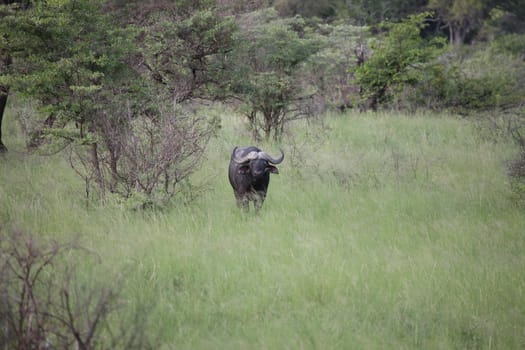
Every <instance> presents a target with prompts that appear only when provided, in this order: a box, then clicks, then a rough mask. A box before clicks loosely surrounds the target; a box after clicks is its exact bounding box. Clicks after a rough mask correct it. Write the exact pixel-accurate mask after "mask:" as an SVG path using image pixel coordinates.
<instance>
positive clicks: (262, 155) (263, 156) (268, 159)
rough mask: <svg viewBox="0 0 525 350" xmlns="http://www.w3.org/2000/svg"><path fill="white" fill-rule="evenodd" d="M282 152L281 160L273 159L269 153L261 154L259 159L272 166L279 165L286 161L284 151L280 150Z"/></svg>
mask: <svg viewBox="0 0 525 350" xmlns="http://www.w3.org/2000/svg"><path fill="white" fill-rule="evenodd" d="M279 150H280V151H281V156H280V157H279V158H272V157H271V156H270V155H269V154H268V153H266V152H262V151H261V152H259V158H260V159H264V160H267V161H268V162H270V163H272V164H279V163H281V162H282V161H283V160H284V152H283V150H282V149H279Z"/></svg>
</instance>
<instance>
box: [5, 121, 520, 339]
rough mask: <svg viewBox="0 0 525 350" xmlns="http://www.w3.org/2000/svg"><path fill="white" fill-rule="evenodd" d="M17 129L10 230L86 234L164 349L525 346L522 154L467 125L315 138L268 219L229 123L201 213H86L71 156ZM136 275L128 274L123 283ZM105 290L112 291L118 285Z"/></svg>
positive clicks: (301, 132) (396, 124) (202, 178)
mask: <svg viewBox="0 0 525 350" xmlns="http://www.w3.org/2000/svg"><path fill="white" fill-rule="evenodd" d="M12 119H13V118H10V117H9V116H8V117H7V120H6V130H5V131H4V133H5V143H6V144H8V145H11V147H10V150H11V152H10V153H9V154H8V155H7V156H6V157H5V158H4V159H1V160H0V222H2V223H3V224H4V230H9V229H11V228H12V227H19V228H23V229H25V230H28V231H31V232H34V233H36V234H38V235H40V236H43V237H51V236H52V237H58V238H60V239H64V240H66V239H70V238H72V237H76V236H80V237H81V242H82V244H83V245H84V246H86V247H88V248H90V249H92V250H94V251H96V252H97V253H98V255H99V256H100V258H101V259H100V261H101V263H100V264H98V265H97V264H95V265H96V266H93V264H87V263H86V264H82V261H80V270H79V273H84V274H85V276H86V277H85V278H89V276H90V274H92V273H96V272H97V271H108V273H107V276H108V277H107V278H106V279H107V282H108V283H111V282H112V280H111V279H112V278H113V277H110V276H114V275H115V274H119V273H122V274H123V276H124V277H123V278H122V281H123V282H122V283H121V284H119V285H118V286H116V288H122V289H123V296H124V297H125V298H126V299H127V300H128V302H129V303H130V304H137V303H145V304H147V305H149V306H150V308H149V309H148V323H147V325H145V326H146V327H148V333H149V334H150V336H151V337H152V338H155V339H156V340H157V341H158V342H159V343H160V345H161V348H162V349H173V348H182V349H202V348H204V349H206V348H208V349H247V348H248V349H249V348H253V349H281V348H290V349H298V348H306V349H314V348H318V349H341V348H342V349H364V348H365V349H367V348H370V349H383V348H408V349H429V348H432V349H434V348H438V349H451V348H482V349H518V348H523V347H525V295H524V293H525V254H523V252H524V251H525V229H524V228H525V215H523V208H520V207H519V206H517V205H515V203H514V202H513V201H512V198H513V197H512V194H511V191H510V189H509V184H508V179H507V178H506V175H505V164H506V161H507V160H509V159H512V157H513V156H514V155H515V154H516V152H517V149H516V148H515V147H513V146H512V145H511V144H508V143H505V142H502V141H501V140H498V141H499V142H493V141H492V140H489V139H486V138H484V137H481V136H480V134H479V131H478V128H476V127H475V126H474V125H472V123H471V122H469V121H465V120H461V119H458V118H455V117H451V116H445V115H443V116H435V115H419V116H415V117H413V116H412V117H408V116H404V115H396V114H365V115H359V114H346V115H341V116H327V117H326V119H325V126H324V127H323V128H320V127H319V126H314V125H306V124H298V125H296V127H295V131H294V135H293V138H292V137H291V138H290V139H288V140H287V141H284V142H283V143H282V145H265V146H264V148H265V149H266V150H268V151H269V152H270V153H271V154H277V153H278V152H277V150H278V147H279V146H282V147H283V149H284V150H285V153H286V158H285V161H284V162H283V164H282V165H281V166H280V167H279V168H280V172H281V173H280V175H277V176H272V180H271V184H270V189H269V194H268V198H267V201H266V202H265V204H264V207H263V210H262V211H261V213H260V214H259V215H255V214H253V213H250V214H248V215H243V214H241V213H240V212H239V211H238V210H237V208H236V207H235V202H234V198H233V193H232V191H231V188H230V186H229V184H228V181H227V175H226V173H227V165H228V160H229V156H230V152H231V149H232V148H233V146H235V145H245V144H248V143H249V138H248V137H247V133H246V132H245V131H244V128H243V126H242V125H241V124H240V123H239V121H238V120H237V119H236V118H235V117H232V116H228V115H226V114H224V115H223V117H222V123H223V127H222V129H221V131H220V133H219V135H218V137H217V138H216V139H214V140H212V143H211V145H210V147H209V149H208V154H207V161H206V162H205V163H204V166H203V167H202V169H200V170H199V172H198V173H196V174H195V176H194V178H193V180H194V181H195V182H198V183H205V186H206V188H207V190H206V191H205V192H203V194H202V195H201V196H199V197H198V198H197V199H196V200H195V201H194V202H192V203H191V204H190V205H186V206H185V205H182V204H181V205H175V206H174V207H173V208H171V209H169V210H165V211H162V212H154V213H140V212H133V211H129V210H126V209H124V208H122V207H120V206H119V205H117V204H116V203H112V202H111V201H110V202H109V203H107V204H106V205H105V206H103V207H96V206H90V207H88V208H86V205H85V201H84V200H83V197H82V196H83V184H82V182H81V181H80V179H78V178H76V177H75V175H74V173H73V172H72V171H71V170H70V169H69V167H68V165H67V162H66V161H65V160H63V159H62V158H61V157H60V156H53V157H38V156H27V155H24V154H23V153H22V150H23V147H22V143H23V142H22V141H21V136H20V135H19V132H18V129H17V127H16V123H15V122H14V121H13V120H12ZM122 271H125V272H122ZM102 279H104V278H102Z"/></svg>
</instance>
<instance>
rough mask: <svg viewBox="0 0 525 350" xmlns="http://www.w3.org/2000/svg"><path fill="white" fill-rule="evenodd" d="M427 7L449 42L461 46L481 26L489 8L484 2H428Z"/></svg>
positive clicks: (460, 0) (477, 0)
mask: <svg viewBox="0 0 525 350" xmlns="http://www.w3.org/2000/svg"><path fill="white" fill-rule="evenodd" d="M428 7H429V8H430V9H433V10H435V11H436V15H437V20H438V21H439V22H440V23H442V24H443V25H442V29H445V30H446V31H447V32H448V36H449V42H450V43H451V44H453V45H458V44H463V43H464V42H465V41H466V40H467V39H468V38H469V37H471V36H472V35H473V34H474V33H475V32H476V31H477V30H478V29H479V28H480V27H481V25H482V20H483V19H484V18H485V17H486V16H487V15H488V12H489V10H490V6H489V5H488V2H487V1H486V0H430V1H429V4H428Z"/></svg>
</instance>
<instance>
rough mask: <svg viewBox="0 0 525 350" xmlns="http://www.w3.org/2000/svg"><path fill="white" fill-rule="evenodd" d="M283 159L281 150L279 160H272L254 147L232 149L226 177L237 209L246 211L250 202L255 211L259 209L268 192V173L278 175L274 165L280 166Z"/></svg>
mask: <svg viewBox="0 0 525 350" xmlns="http://www.w3.org/2000/svg"><path fill="white" fill-rule="evenodd" d="M283 159H284V152H283V151H282V150H281V156H280V157H279V158H272V157H271V156H269V155H268V154H267V153H266V152H263V151H261V150H260V149H259V148H257V147H254V146H249V147H235V148H234V149H233V152H232V156H231V159H230V168H229V172H228V177H229V179H230V184H231V185H232V187H233V193H234V194H235V199H236V200H237V206H238V207H240V208H243V209H244V210H245V211H248V210H249V206H250V201H253V202H254V203H253V204H254V207H255V210H259V209H261V207H262V205H263V202H264V199H265V198H266V192H267V191H268V184H269V183H270V173H273V174H279V170H278V169H277V167H276V166H275V164H280V163H281V162H282V161H283Z"/></svg>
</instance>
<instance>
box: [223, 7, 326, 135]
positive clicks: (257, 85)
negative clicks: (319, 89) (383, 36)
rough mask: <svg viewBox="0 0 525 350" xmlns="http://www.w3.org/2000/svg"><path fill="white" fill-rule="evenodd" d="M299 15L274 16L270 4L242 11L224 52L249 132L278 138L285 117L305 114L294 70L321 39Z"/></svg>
mask: <svg viewBox="0 0 525 350" xmlns="http://www.w3.org/2000/svg"><path fill="white" fill-rule="evenodd" d="M304 25H305V24H304V21H303V20H302V19H300V18H294V19H290V20H279V19H277V17H276V13H275V12H274V11H272V10H268V11H263V12H256V13H252V14H249V15H248V16H245V17H244V18H243V19H242V21H241V24H240V26H241V30H240V31H239V32H238V35H237V40H236V42H237V43H238V46H237V47H236V48H235V50H234V51H232V52H231V54H230V55H229V59H230V65H229V69H230V74H231V80H230V91H231V93H232V94H233V96H234V97H235V98H236V99H239V100H240V101H241V102H242V104H243V107H242V110H243V112H244V114H245V115H246V117H247V118H248V121H249V123H250V129H251V131H252V134H253V136H254V138H255V139H256V140H257V139H260V138H261V131H262V134H263V135H264V138H265V139H267V140H268V139H270V138H271V137H273V139H274V140H279V139H280V138H281V136H282V135H283V132H284V126H285V125H286V123H288V122H289V121H291V120H293V119H296V118H299V117H302V116H305V111H304V110H301V108H299V107H300V104H301V102H303V101H304V100H306V99H308V94H306V93H305V92H304V91H302V90H301V88H300V84H299V83H298V82H297V76H296V74H297V72H298V70H299V68H300V67H301V64H302V63H304V62H305V61H306V60H307V59H308V57H310V56H311V55H312V54H313V53H315V52H317V51H318V50H319V49H320V42H319V41H317V40H315V39H310V38H308V37H306V36H305V35H304V33H303V31H304Z"/></svg>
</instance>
